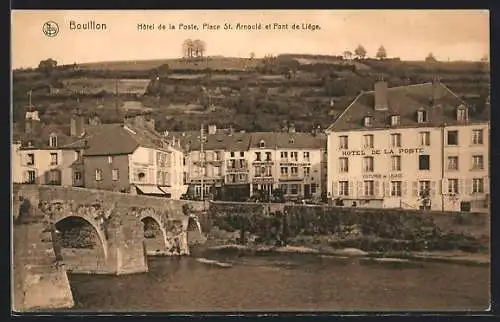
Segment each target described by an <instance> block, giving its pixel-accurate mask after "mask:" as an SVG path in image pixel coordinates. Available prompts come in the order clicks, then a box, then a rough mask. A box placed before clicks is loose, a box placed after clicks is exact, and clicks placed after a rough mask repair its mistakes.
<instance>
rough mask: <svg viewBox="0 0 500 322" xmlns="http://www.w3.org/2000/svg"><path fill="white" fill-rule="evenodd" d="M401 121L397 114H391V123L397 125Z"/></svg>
mask: <svg viewBox="0 0 500 322" xmlns="http://www.w3.org/2000/svg"><path fill="white" fill-rule="evenodd" d="M400 123H401V117H400V116H399V115H392V116H391V125H392V126H395V125H399V124H400Z"/></svg>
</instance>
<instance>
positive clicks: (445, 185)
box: [441, 179, 448, 195]
mask: <svg viewBox="0 0 500 322" xmlns="http://www.w3.org/2000/svg"><path fill="white" fill-rule="evenodd" d="M447 191H448V181H447V180H446V179H441V194H442V195H444V194H446V193H447Z"/></svg>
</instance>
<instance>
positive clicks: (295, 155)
mask: <svg viewBox="0 0 500 322" xmlns="http://www.w3.org/2000/svg"><path fill="white" fill-rule="evenodd" d="M290 157H291V158H292V160H293V161H298V160H299V153H298V152H291V153H290Z"/></svg>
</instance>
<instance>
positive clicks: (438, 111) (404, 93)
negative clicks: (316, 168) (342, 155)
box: [327, 82, 488, 132]
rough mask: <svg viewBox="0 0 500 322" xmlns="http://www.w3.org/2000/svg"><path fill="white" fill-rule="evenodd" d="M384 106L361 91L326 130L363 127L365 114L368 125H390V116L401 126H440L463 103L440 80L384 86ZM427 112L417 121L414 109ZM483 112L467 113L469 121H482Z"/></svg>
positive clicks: (454, 121)
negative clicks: (380, 107)
mask: <svg viewBox="0 0 500 322" xmlns="http://www.w3.org/2000/svg"><path fill="white" fill-rule="evenodd" d="M387 102H388V109H387V110H384V111H380V110H375V108H374V106H375V92H374V91H369V92H363V93H361V94H359V95H358V96H357V97H356V98H355V99H354V100H353V101H352V103H351V104H350V105H349V106H348V107H347V108H346V109H345V110H344V111H343V112H342V113H341V114H340V115H339V117H338V118H337V119H336V120H335V121H334V122H333V124H332V125H330V127H328V129H327V131H330V132H335V131H348V130H358V129H363V128H364V126H363V119H364V117H365V116H371V117H372V126H370V128H372V129H373V128H390V127H391V125H390V117H391V116H392V115H399V116H400V126H401V127H412V126H426V127H429V126H441V125H442V124H448V125H450V124H457V123H458V121H457V118H456V108H457V107H458V106H460V105H461V104H464V105H465V102H464V101H463V100H462V99H460V98H459V97H458V96H457V95H456V94H455V93H453V92H452V91H451V90H450V89H449V88H448V87H446V86H445V85H444V84H442V83H441V82H433V83H423V84H416V85H407V86H399V87H392V88H388V90H387ZM419 109H425V110H426V111H427V122H425V123H424V124H419V123H418V122H417V117H416V115H417V111H418V110H419ZM485 121H488V118H487V117H485V115H477V114H474V113H471V112H469V122H485Z"/></svg>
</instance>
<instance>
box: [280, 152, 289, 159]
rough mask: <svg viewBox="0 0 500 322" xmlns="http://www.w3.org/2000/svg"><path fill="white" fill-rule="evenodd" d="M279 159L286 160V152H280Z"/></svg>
mask: <svg viewBox="0 0 500 322" xmlns="http://www.w3.org/2000/svg"><path fill="white" fill-rule="evenodd" d="M281 158H282V159H287V158H288V152H286V151H282V152H281Z"/></svg>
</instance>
